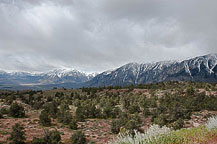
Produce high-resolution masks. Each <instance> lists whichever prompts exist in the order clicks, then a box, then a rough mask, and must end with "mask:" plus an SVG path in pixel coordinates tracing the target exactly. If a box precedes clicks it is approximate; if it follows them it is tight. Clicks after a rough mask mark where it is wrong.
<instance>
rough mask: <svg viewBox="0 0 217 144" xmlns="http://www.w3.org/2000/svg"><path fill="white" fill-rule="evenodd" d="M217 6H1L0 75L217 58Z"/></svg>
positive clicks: (194, 1) (74, 0)
mask: <svg viewBox="0 0 217 144" xmlns="http://www.w3.org/2000/svg"><path fill="white" fill-rule="evenodd" d="M216 7H217V1H216V0H0V69H3V70H10V71H12V70H16V71H38V72H42V71H48V70H51V69H54V68H59V67H60V68H64V67H70V68H74V69H78V70H81V71H84V72H95V71H97V72H101V71H104V70H109V69H113V68H116V67H119V66H121V65H123V64H126V63H128V62H139V63H146V62H153V61H163V60H175V59H183V58H188V57H194V56H198V55H205V54H208V53H217V8H216Z"/></svg>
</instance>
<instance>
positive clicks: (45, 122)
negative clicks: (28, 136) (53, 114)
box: [39, 110, 51, 126]
mask: <svg viewBox="0 0 217 144" xmlns="http://www.w3.org/2000/svg"><path fill="white" fill-rule="evenodd" d="M39 123H40V124H41V125H42V126H50V125H51V119H50V118H49V115H48V113H47V112H46V111H45V110H42V111H41V114H40V116H39Z"/></svg>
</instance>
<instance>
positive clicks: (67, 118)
mask: <svg viewBox="0 0 217 144" xmlns="http://www.w3.org/2000/svg"><path fill="white" fill-rule="evenodd" d="M57 119H58V121H59V122H61V123H63V124H65V125H68V124H69V123H70V122H71V120H72V114H71V113H70V112H68V111H62V112H61V111H58V113H57Z"/></svg>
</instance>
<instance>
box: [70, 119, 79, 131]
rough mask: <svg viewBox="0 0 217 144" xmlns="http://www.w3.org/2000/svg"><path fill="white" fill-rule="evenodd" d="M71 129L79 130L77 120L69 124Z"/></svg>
mask: <svg viewBox="0 0 217 144" xmlns="http://www.w3.org/2000/svg"><path fill="white" fill-rule="evenodd" d="M69 128H70V129H72V130H77V129H78V125H77V122H76V120H74V119H73V120H72V121H71V122H70V123H69Z"/></svg>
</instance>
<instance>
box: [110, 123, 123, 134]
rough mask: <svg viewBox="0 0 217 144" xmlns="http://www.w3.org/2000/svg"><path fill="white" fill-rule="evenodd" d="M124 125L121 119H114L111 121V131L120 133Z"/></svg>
mask: <svg viewBox="0 0 217 144" xmlns="http://www.w3.org/2000/svg"><path fill="white" fill-rule="evenodd" d="M122 126H123V124H122V122H121V120H119V119H118V120H112V122H111V132H112V133H114V134H118V133H119V132H120V128H121V127H122Z"/></svg>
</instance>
